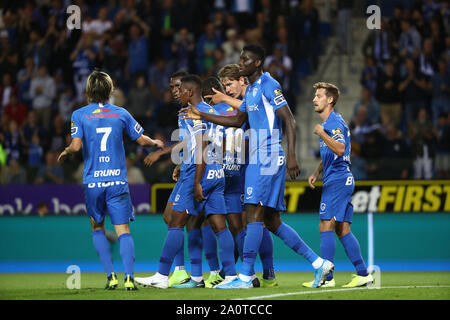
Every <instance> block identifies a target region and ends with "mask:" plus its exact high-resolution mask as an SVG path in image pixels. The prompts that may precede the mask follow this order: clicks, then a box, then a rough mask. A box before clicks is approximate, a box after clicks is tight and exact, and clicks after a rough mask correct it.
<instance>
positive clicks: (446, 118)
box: [435, 113, 450, 179]
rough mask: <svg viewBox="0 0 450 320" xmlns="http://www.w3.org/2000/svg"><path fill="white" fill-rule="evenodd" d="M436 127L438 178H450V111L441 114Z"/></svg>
mask: <svg viewBox="0 0 450 320" xmlns="http://www.w3.org/2000/svg"><path fill="white" fill-rule="evenodd" d="M435 129H436V130H435V134H436V137H437V143H436V159H435V160H436V161H435V165H436V173H437V178H438V179H450V113H441V114H440V115H439V117H438V123H437V126H436V128H435Z"/></svg>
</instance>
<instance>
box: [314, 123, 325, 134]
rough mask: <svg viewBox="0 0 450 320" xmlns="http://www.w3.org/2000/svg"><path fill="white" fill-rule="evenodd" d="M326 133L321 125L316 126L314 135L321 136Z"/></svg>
mask: <svg viewBox="0 0 450 320" xmlns="http://www.w3.org/2000/svg"><path fill="white" fill-rule="evenodd" d="M323 131H324V129H323V126H322V125H320V124H316V125H315V126H314V133H315V134H317V135H318V136H320V134H321V133H322V132H323Z"/></svg>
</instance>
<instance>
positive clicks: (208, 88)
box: [202, 77, 225, 104]
mask: <svg viewBox="0 0 450 320" xmlns="http://www.w3.org/2000/svg"><path fill="white" fill-rule="evenodd" d="M213 88H214V89H216V90H217V91H220V92H222V93H225V90H224V89H223V86H222V84H221V83H220V81H219V79H217V78H216V77H209V78H206V79H205V80H204V81H203V83H202V96H203V99H205V101H206V103H208V104H210V102H211V99H208V98H205V96H208V95H213V94H214V91H213Z"/></svg>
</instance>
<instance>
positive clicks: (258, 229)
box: [241, 222, 264, 276]
mask: <svg viewBox="0 0 450 320" xmlns="http://www.w3.org/2000/svg"><path fill="white" fill-rule="evenodd" d="M263 229H264V228H263V223H262V222H251V223H249V224H247V235H246V236H245V240H244V250H243V258H244V259H243V263H242V268H241V274H243V275H245V276H252V275H254V274H255V269H254V266H255V260H256V254H257V253H258V250H259V247H260V245H261V240H262V236H263Z"/></svg>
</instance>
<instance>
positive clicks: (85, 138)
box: [58, 71, 164, 290]
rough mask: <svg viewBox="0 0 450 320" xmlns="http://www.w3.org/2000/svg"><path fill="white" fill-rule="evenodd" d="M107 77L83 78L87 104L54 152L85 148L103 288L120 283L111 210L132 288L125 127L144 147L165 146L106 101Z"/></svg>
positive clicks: (89, 205) (85, 175)
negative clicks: (110, 234)
mask: <svg viewBox="0 0 450 320" xmlns="http://www.w3.org/2000/svg"><path fill="white" fill-rule="evenodd" d="M113 89H114V88H113V83H112V80H111V78H110V76H109V75H108V74H106V73H104V72H100V71H94V72H93V73H92V74H91V75H90V76H89V77H88V80H87V85H86V93H87V96H88V101H89V102H90V103H89V104H88V105H87V106H85V107H82V108H80V109H78V110H76V111H74V112H73V114H72V123H71V135H72V141H71V143H70V145H69V146H68V147H67V148H65V149H64V151H63V152H62V153H61V154H60V156H59V157H58V161H60V160H61V159H62V158H63V157H64V156H66V155H68V154H70V153H73V152H77V151H79V150H80V149H81V147H82V148H83V158H84V169H83V189H84V196H85V203H86V211H87V214H88V216H89V218H90V220H91V227H92V240H93V243H94V247H95V249H96V251H97V253H98V256H99V258H100V261H101V262H102V265H103V267H104V269H105V272H106V275H107V279H108V280H107V284H106V287H105V289H108V290H111V289H115V288H116V287H117V285H118V280H117V276H116V274H115V272H114V268H113V264H112V260H111V252H110V248H109V244H108V241H107V240H106V236H105V225H104V221H105V215H106V212H107V211H108V212H109V216H110V218H111V222H112V224H113V225H114V229H115V231H116V234H117V236H118V239H119V243H120V254H121V256H122V261H123V265H124V273H125V277H124V287H125V289H126V290H136V289H137V286H136V285H135V283H134V279H133V273H134V242H133V238H132V237H131V234H130V229H129V222H130V221H132V220H134V213H133V207H132V205H131V198H130V192H129V188H128V181H127V169H126V160H125V149H124V146H123V132H126V133H127V134H128V136H129V137H130V138H131V139H132V140H134V141H136V142H137V143H139V144H140V145H141V146H144V147H152V146H157V147H160V148H162V147H163V146H164V145H163V143H162V142H161V141H160V140H153V139H151V138H149V137H148V136H146V135H144V134H143V132H144V130H143V129H142V127H141V126H140V125H139V124H138V123H137V121H136V120H135V119H134V118H133V117H132V116H131V114H130V113H129V112H128V111H127V110H125V109H124V108H121V107H118V106H115V105H112V104H109V103H108V100H109V98H110V96H111V93H112V91H113Z"/></svg>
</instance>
